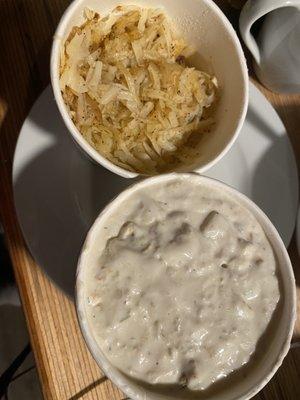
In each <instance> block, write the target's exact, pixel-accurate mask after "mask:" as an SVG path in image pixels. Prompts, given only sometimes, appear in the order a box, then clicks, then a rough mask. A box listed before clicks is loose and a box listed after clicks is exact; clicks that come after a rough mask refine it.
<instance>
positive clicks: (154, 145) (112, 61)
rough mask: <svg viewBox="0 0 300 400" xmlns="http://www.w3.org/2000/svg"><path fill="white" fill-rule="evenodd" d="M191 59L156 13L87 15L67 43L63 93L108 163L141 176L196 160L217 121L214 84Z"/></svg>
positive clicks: (131, 9)
mask: <svg viewBox="0 0 300 400" xmlns="http://www.w3.org/2000/svg"><path fill="white" fill-rule="evenodd" d="M190 54H191V49H190V48H188V46H187V45H186V43H185V41H184V40H183V39H182V38H180V37H178V35H176V33H175V32H174V30H173V29H172V28H171V24H170V22H169V21H168V20H167V18H166V16H165V15H164V14H163V12H162V11H161V10H159V9H148V8H140V7H137V6H126V7H125V6H119V7H117V8H116V9H115V10H113V11H112V12H111V13H110V14H109V15H108V16H106V17H105V18H100V15H99V14H97V13H96V12H93V11H92V10H89V9H86V10H85V22H84V24H83V25H82V26H80V27H77V26H76V27H74V28H73V29H72V31H71V33H70V35H69V37H68V38H67V40H66V42H65V43H64V44H63V47H62V51H61V63H60V88H61V91H62V95H63V98H64V101H65V103H66V105H67V108H68V111H69V114H70V116H71V118H72V120H73V122H74V123H75V125H76V127H77V128H78V130H79V131H80V132H81V134H82V135H83V137H84V138H85V139H86V140H87V141H88V142H89V143H90V144H91V145H92V146H93V147H94V148H95V149H96V150H97V151H98V152H99V153H100V154H102V155H103V156H104V157H106V158H107V159H109V160H110V161H112V162H113V163H115V164H116V165H119V166H121V167H123V168H125V169H127V170H132V171H137V172H141V173H144V174H155V173H159V172H162V171H167V170H170V169H172V168H174V167H175V166H177V165H179V164H181V163H186V162H187V161H191V159H192V158H193V157H194V156H195V154H196V153H195V151H196V150H195V149H196V147H197V146H195V143H196V144H197V143H198V142H199V141H200V139H201V136H202V133H203V131H205V130H208V128H209V126H210V125H211V123H212V122H213V119H212V118H211V117H210V116H209V113H208V112H207V109H208V108H210V107H211V106H212V105H213V103H215V100H216V90H217V81H216V78H214V77H212V76H210V75H208V74H207V73H204V72H201V71H198V70H196V69H195V68H190V67H187V66H186V65H185V58H186V57H187V56H189V55H190Z"/></svg>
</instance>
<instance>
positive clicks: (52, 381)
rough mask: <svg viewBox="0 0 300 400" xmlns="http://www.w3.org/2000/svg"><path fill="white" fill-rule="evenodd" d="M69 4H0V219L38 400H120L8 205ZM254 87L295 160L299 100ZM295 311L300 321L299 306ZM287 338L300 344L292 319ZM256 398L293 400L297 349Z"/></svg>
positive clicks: (13, 0)
mask: <svg viewBox="0 0 300 400" xmlns="http://www.w3.org/2000/svg"><path fill="white" fill-rule="evenodd" d="M99 1H100V0H99ZM68 3H69V2H68V1H65V0H51V1H47V0H0V22H1V25H0V26H1V28H0V59H1V64H0V65H1V66H0V124H1V133H0V163H1V166H0V206H1V208H0V212H1V214H0V216H1V221H2V224H3V226H4V230H5V237H6V241H7V245H8V248H9V252H10V255H11V259H12V262H13V265H14V272H15V276H16V280H17V284H18V288H19V291H20V295H21V299H22V304H23V308H24V312H25V315H26V320H27V324H28V330H29V333H30V339H31V344H32V348H33V351H34V354H35V358H36V362H37V367H38V372H39V376H40V381H41V386H42V390H43V394H44V397H45V399H51V400H52V399H55V400H57V399H58V400H64V399H68V400H77V399H99V400H119V399H124V398H125V396H124V395H123V394H122V393H121V392H120V391H119V390H118V389H117V388H116V387H115V386H114V385H113V384H112V383H111V382H110V381H109V380H108V379H106V378H105V377H104V376H103V374H102V373H101V371H100V369H99V368H98V367H97V365H96V364H95V362H94V360H93V359H92V357H91V356H90V354H89V353H88V351H87V348H86V346H85V344H84V341H83V339H82V336H81V334H80V331H79V327H78V323H77V320H76V314H75V309H74V303H73V301H72V299H70V298H68V297H67V296H66V295H65V294H64V293H63V292H62V291H61V290H60V289H58V288H57V287H56V286H55V284H53V283H52V282H51V281H50V280H49V279H48V277H47V276H46V275H45V274H44V272H43V270H42V269H41V268H40V267H39V266H38V265H37V264H36V263H35V262H34V260H33V259H32V257H31V255H30V254H29V252H28V250H27V248H26V246H25V244H24V240H23V237H22V234H21V231H20V228H19V226H18V222H17V218H16V214H15V209H14V204H13V194H12V182H11V168H12V160H13V154H14V149H15V145H16V140H17V138H18V134H19V130H20V127H21V125H22V123H23V121H24V119H25V118H26V115H27V114H28V111H29V109H30V108H31V106H32V104H33V103H34V101H35V100H36V98H37V97H38V95H39V94H40V93H41V91H42V90H43V89H44V88H45V87H46V86H47V85H48V84H49V51H50V44H51V38H52V35H53V33H54V30H55V27H56V24H57V22H58V20H59V18H60V16H61V14H62V12H63V11H64V9H65V8H66V6H67V4H68ZM217 3H218V4H219V5H220V6H221V8H223V9H224V11H225V12H228V13H229V17H230V19H231V20H232V21H233V24H235V23H236V20H237V15H238V14H237V13H238V12H237V11H232V10H230V8H229V6H228V3H227V2H226V1H225V0H224V1H221V0H220V1H217ZM249 68H250V69H251V63H250V64H249ZM254 81H255V79H254ZM255 83H256V84H257V82H256V81H255ZM257 86H258V87H259V89H260V90H262V92H263V93H264V94H265V95H266V96H267V98H268V99H269V100H270V102H271V103H272V104H273V106H274V107H275V109H276V110H277V112H278V114H279V115H280V117H281V118H282V121H283V123H284V124H285V126H286V128H287V131H288V134H289V136H290V139H291V141H292V144H293V147H294V150H295V153H296V155H297V158H298V160H299V156H300V96H296V95H295V96H294V95H293V96H281V95H276V94H273V93H271V92H269V91H267V90H265V89H264V88H263V87H262V86H261V85H259V84H257ZM289 253H290V255H291V258H292V262H293V265H294V270H295V275H296V279H297V285H298V286H297V290H298V295H299V294H300V289H299V288H300V262H299V257H298V255H297V251H296V246H295V240H294V239H293V241H292V243H291V245H290V248H289ZM298 311H299V315H300V303H299V302H298ZM0 329H1V323H0ZM294 340H295V341H296V340H300V321H299V319H298V321H297V326H296V329H295V333H294ZM0 356H1V355H0ZM255 398H256V399H257V400H258V399H260V400H263V399H264V400H271V399H272V400H297V399H300V348H299V349H297V348H295V349H293V350H291V351H290V353H289V355H288V357H287V358H286V360H285V361H284V364H283V366H282V367H281V368H280V370H279V372H278V373H277V374H276V376H275V377H274V378H273V379H272V381H271V382H270V383H269V384H268V385H267V387H266V388H265V389H264V390H263V391H262V392H260V394H259V395H257V396H256V397H255Z"/></svg>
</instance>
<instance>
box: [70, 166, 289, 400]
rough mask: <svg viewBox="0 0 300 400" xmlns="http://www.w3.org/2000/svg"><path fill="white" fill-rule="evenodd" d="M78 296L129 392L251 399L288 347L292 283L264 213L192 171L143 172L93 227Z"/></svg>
mask: <svg viewBox="0 0 300 400" xmlns="http://www.w3.org/2000/svg"><path fill="white" fill-rule="evenodd" d="M76 304H77V312H78V319H79V322H80V326H81V329H82V332H83V335H84V338H85V340H86V342H87V345H88V347H89V349H90V351H91V353H92V355H93V356H94V358H95V360H96V362H97V363H98V365H99V366H100V368H101V369H102V370H103V372H104V373H105V374H106V375H107V376H108V377H109V378H110V379H111V380H112V381H113V382H114V383H115V384H116V385H117V386H118V387H119V388H120V389H121V390H122V391H123V392H124V393H126V395H127V396H129V397H130V398H132V399H144V398H147V400H148V399H151V400H152V399H153V400H158V399H161V400H165V399H166V400H167V399H174V398H178V399H215V400H217V399H222V400H232V399H249V398H250V397H252V396H254V395H255V394H256V393H257V392H258V391H259V390H260V389H261V388H262V387H263V386H264V385H265V384H266V383H267V382H268V381H269V380H270V379H271V377H272V376H273V375H274V373H275V372H276V370H277V369H278V368H279V366H280V365H281V363H282V361H283V358H284V356H285V355H286V353H287V352H288V349H289V344H290V340H291V335H292V331H293V326H294V322H295V282H294V276H293V271H292V267H291V263H290V260H289V257H288V254H287V251H286V249H285V247H284V244H283V243H282V240H281V238H280V236H279V234H278V232H277V231H276V229H275V228H274V226H273V225H272V223H271V222H270V221H269V219H268V218H267V217H266V215H265V214H264V213H263V212H262V211H261V210H260V209H259V208H258V207H257V206H256V205H255V204H254V203H253V202H252V201H251V200H249V199H248V198H247V197H246V196H244V195H242V194H241V193H239V192H237V191H236V190H234V189H232V188H231V187H229V186H227V185H225V184H223V183H221V182H219V181H216V180H213V179H210V178H207V177H203V176H200V175H198V174H194V173H182V174H180V173H177V174H176V173H172V174H166V175H161V176H157V177H153V178H148V179H146V180H143V181H141V182H139V183H137V184H135V185H133V186H131V187H130V188H129V189H127V190H126V191H124V192H123V193H121V194H120V195H119V196H118V197H117V198H116V199H114V200H113V201H112V202H111V203H110V204H109V205H108V206H107V207H106V208H105V209H104V210H103V211H102V212H101V214H100V215H99V217H98V218H97V219H96V221H95V223H94V225H93V226H92V228H91V229H90V231H89V233H88V235H87V238H86V241H85V243H84V245H83V248H82V251H81V255H80V258H79V262H78V270H77V282H76Z"/></svg>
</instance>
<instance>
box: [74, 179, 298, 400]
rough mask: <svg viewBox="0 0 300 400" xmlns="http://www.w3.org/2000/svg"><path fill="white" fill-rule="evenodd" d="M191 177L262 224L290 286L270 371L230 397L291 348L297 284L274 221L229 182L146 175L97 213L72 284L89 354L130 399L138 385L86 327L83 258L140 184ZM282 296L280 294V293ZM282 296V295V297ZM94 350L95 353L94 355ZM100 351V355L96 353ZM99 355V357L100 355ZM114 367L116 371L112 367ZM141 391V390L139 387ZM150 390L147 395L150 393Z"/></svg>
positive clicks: (136, 399)
mask: <svg viewBox="0 0 300 400" xmlns="http://www.w3.org/2000/svg"><path fill="white" fill-rule="evenodd" d="M191 176H194V177H195V176H197V179H198V181H199V183H200V184H201V183H202V182H204V184H209V185H213V186H214V187H217V188H220V189H222V190H224V191H225V192H227V193H229V195H231V196H232V197H233V198H234V199H235V200H236V201H237V202H238V203H239V204H241V205H243V206H244V207H245V208H246V209H247V210H248V211H250V212H251V214H253V215H254V217H255V218H256V219H257V220H258V222H259V224H260V225H261V226H262V228H263V230H264V231H266V230H268V234H267V233H265V234H266V236H267V238H268V240H269V242H270V244H271V246H272V248H273V249H276V250H274V251H275V253H276V254H279V253H281V255H282V257H283V258H284V262H282V264H279V263H278V265H279V266H278V269H279V271H280V272H282V271H284V272H285V275H286V277H287V282H288V283H287V286H289V292H290V293H291V295H290V303H289V307H290V310H289V319H288V322H287V323H286V327H285V329H286V333H285V336H286V337H285V340H284V341H283V343H282V344H281V347H279V348H278V352H277V356H276V359H275V361H274V362H273V364H272V366H271V368H270V370H269V372H267V373H265V375H264V376H262V377H261V378H260V379H258V383H256V384H255V385H254V386H253V387H251V388H249V390H248V391H246V392H244V393H242V394H240V395H238V396H236V397H234V398H232V400H248V399H250V398H252V397H253V396H255V395H256V394H257V393H258V392H259V391H260V390H261V389H262V388H263V387H264V386H265V385H266V384H267V383H268V382H269V381H270V380H271V378H272V377H273V376H274V374H275V373H276V371H277V370H278V368H279V367H280V366H281V364H282V362H283V360H284V358H285V356H286V355H287V353H288V351H289V349H290V343H291V340H292V335H293V330H294V326H295V323H296V317H297V314H296V305H297V299H296V283H295V277H294V272H293V268H292V264H291V260H290V258H289V255H288V252H287V250H286V247H285V245H284V243H283V241H282V239H281V237H280V235H279V233H278V231H277V230H276V228H275V227H274V225H273V223H272V222H271V221H270V219H269V218H268V217H267V215H266V214H265V213H264V212H263V211H262V210H261V209H260V208H259V207H258V206H257V205H256V204H255V203H254V202H253V201H252V200H251V199H250V198H248V197H247V196H246V195H244V194H243V193H241V192H239V191H238V190H236V189H235V188H233V187H231V186H230V185H227V184H225V183H223V182H221V181H219V180H217V179H214V178H210V177H206V176H203V175H200V174H199V173H197V172H185V173H176V172H172V173H169V174H162V175H157V176H153V177H148V178H145V179H143V180H141V181H139V182H136V183H133V184H132V185H130V186H129V187H128V188H126V189H125V190H123V191H122V192H121V193H120V194H119V195H117V196H116V197H114V198H113V199H112V200H111V201H110V202H109V203H108V204H107V205H106V206H105V208H104V209H103V210H102V211H101V212H100V213H99V215H98V216H97V218H96V219H95V221H94V223H93V225H92V226H91V228H90V229H89V231H88V233H87V236H86V239H85V241H84V244H83V246H82V249H81V251H80V255H79V258H78V263H77V270H76V284H75V306H76V313H77V318H78V321H79V325H80V329H81V333H82V334H83V337H84V339H85V342H86V344H87V347H88V349H89V351H90V353H91V354H92V356H93V358H94V360H95V361H96V363H97V365H98V366H99V368H100V369H101V370H102V371H103V372H104V374H105V376H107V377H108V378H109V379H110V380H111V381H112V382H113V383H115V384H116V385H117V386H118V387H119V388H120V389H121V390H122V391H123V392H124V393H125V394H126V395H127V396H129V397H130V398H132V399H133V400H140V393H138V392H137V390H139V389H137V388H132V386H130V378H127V377H126V376H124V375H122V374H120V372H118V371H117V370H116V368H115V367H114V366H113V365H112V364H111V363H110V361H109V360H108V359H107V358H106V356H105V355H104V354H103V353H102V350H101V349H100V346H99V345H98V344H97V342H96V340H95V338H94V337H93V334H92V332H91V331H90V330H89V329H88V322H87V320H86V319H84V318H85V302H84V296H82V291H83V288H82V286H83V280H82V278H81V276H82V274H83V271H84V269H85V265H84V261H85V260H84V259H85V252H86V251H88V249H89V248H90V246H91V244H92V243H93V236H94V232H95V230H96V229H97V227H98V225H99V224H101V221H102V219H103V218H104V217H105V216H106V214H107V213H108V212H111V211H112V212H114V209H117V208H118V206H119V205H120V204H121V203H122V202H123V201H124V200H126V198H127V197H128V196H130V195H131V193H133V192H135V191H136V190H138V189H142V188H143V187H148V186H151V185H152V184H153V183H155V182H160V183H163V182H164V181H168V180H170V179H172V178H176V177H183V178H185V177H186V178H188V177H191ZM283 293H287V290H286V291H284V292H283ZM282 295H283V294H282ZM283 297H285V296H283ZM96 353H97V354H96ZM99 353H100V354H99ZM99 356H100V358H101V359H100V358H99ZM114 369H115V370H114ZM142 390H143V389H142ZM149 393H150V396H149ZM147 396H149V397H147V398H149V400H156V399H158V398H159V397H158V395H156V394H155V392H153V393H151V392H147Z"/></svg>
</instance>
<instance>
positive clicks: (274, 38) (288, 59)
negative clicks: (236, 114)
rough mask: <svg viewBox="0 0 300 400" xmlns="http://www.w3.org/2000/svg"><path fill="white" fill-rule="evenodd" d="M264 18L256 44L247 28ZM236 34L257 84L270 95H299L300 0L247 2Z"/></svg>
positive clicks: (251, 0) (257, 0) (252, 0)
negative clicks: (245, 49)
mask: <svg viewBox="0 0 300 400" xmlns="http://www.w3.org/2000/svg"><path fill="white" fill-rule="evenodd" d="M265 15H266V17H265V20H264V22H263V24H262V28H261V30H260V32H259V35H258V38H257V41H256V40H255V39H254V37H253V35H252V34H251V31H250V30H251V27H252V25H253V24H254V23H255V22H256V21H257V20H258V19H259V18H261V17H263V16H265ZM240 32H241V35H242V38H243V40H244V42H245V44H246V46H247V47H248V49H249V50H250V52H251V53H252V56H253V58H254V61H255V66H254V68H255V72H256V75H257V77H258V78H259V80H260V81H261V82H262V83H263V84H264V85H265V86H266V87H267V88H269V89H271V90H273V91H274V92H283V93H300V0H248V2H247V3H246V4H245V6H244V8H243V9H242V12H241V15H240Z"/></svg>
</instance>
